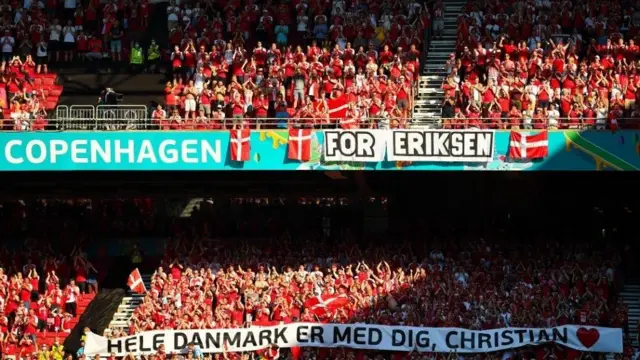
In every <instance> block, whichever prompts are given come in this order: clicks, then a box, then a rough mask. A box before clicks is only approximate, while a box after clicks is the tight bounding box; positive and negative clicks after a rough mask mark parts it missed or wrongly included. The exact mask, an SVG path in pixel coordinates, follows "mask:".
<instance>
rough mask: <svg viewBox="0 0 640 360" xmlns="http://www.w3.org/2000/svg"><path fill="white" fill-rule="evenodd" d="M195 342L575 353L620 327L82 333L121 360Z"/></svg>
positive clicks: (613, 347) (602, 345)
mask: <svg viewBox="0 0 640 360" xmlns="http://www.w3.org/2000/svg"><path fill="white" fill-rule="evenodd" d="M191 342H192V343H194V344H195V345H196V346H198V347H199V348H200V349H201V350H202V352H204V353H218V352H223V351H224V349H225V347H226V348H227V351H229V352H240V351H255V350H260V349H265V348H267V347H269V346H270V345H272V344H275V345H277V346H279V347H282V348H290V347H296V346H300V347H327V348H335V347H346V348H353V349H370V350H388V351H402V352H410V351H413V350H415V351H419V352H451V351H455V352H458V353H479V352H492V351H499V350H507V349H513V348H518V347H521V346H526V345H540V344H544V343H548V342H555V343H557V344H561V345H564V346H567V347H569V348H572V349H575V350H580V351H595V352H611V353H621V352H622V329H617V328H602V327H591V326H584V327H583V326H578V325H566V326H559V327H555V328H546V329H543V328H503V329H493V330H480V331H475V330H466V329H459V328H426V327H413V326H385V325H365V324H316V323H293V324H287V325H278V326H269V327H250V328H241V329H212V330H204V329H203V330H157V331H147V332H143V333H140V334H137V335H133V336H128V337H123V338H117V339H107V338H106V337H102V336H99V335H96V334H93V333H90V334H87V337H86V341H85V349H84V352H85V354H86V355H88V356H94V355H96V354H100V355H101V356H108V355H109V354H111V353H115V354H116V356H124V355H126V354H128V353H133V354H135V355H140V354H149V353H154V352H156V351H157V349H158V348H159V346H160V345H162V344H164V346H165V352H166V353H171V352H181V351H183V350H184V349H185V348H186V346H187V344H189V343H191Z"/></svg>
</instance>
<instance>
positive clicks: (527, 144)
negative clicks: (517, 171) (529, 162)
mask: <svg viewBox="0 0 640 360" xmlns="http://www.w3.org/2000/svg"><path fill="white" fill-rule="evenodd" d="M548 155H549V141H548V132H547V131H542V132H539V133H537V134H535V135H526V134H522V133H519V132H517V131H512V132H511V135H510V136H509V158H511V159H540V158H544V157H547V156H548Z"/></svg>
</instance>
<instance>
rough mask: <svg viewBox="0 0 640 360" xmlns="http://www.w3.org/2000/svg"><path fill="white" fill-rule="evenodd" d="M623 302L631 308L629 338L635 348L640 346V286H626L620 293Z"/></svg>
mask: <svg viewBox="0 0 640 360" xmlns="http://www.w3.org/2000/svg"><path fill="white" fill-rule="evenodd" d="M620 296H622V300H624V303H625V304H627V307H628V308H629V315H628V317H629V336H630V337H631V339H632V341H633V345H634V346H636V347H637V346H638V345H639V344H638V341H637V339H638V326H637V325H638V321H640V284H626V285H625V286H624V289H622V291H621V292H620Z"/></svg>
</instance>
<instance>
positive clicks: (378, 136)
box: [322, 130, 389, 162]
mask: <svg viewBox="0 0 640 360" xmlns="http://www.w3.org/2000/svg"><path fill="white" fill-rule="evenodd" d="M388 136H389V132H388V131H386V130H325V131H324V144H323V146H322V159H323V161H325V162H333V161H355V162H379V161H383V160H384V147H385V143H386V142H387V137H388Z"/></svg>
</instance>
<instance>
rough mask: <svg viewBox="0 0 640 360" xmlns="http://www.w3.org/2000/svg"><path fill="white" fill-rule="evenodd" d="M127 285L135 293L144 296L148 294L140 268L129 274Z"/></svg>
mask: <svg viewBox="0 0 640 360" xmlns="http://www.w3.org/2000/svg"><path fill="white" fill-rule="evenodd" d="M127 285H129V289H131V291H133V292H135V293H138V294H144V293H146V292H147V288H146V287H145V286H144V281H142V275H140V270H138V268H136V269H135V270H133V271H132V272H131V274H129V280H128V281H127Z"/></svg>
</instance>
